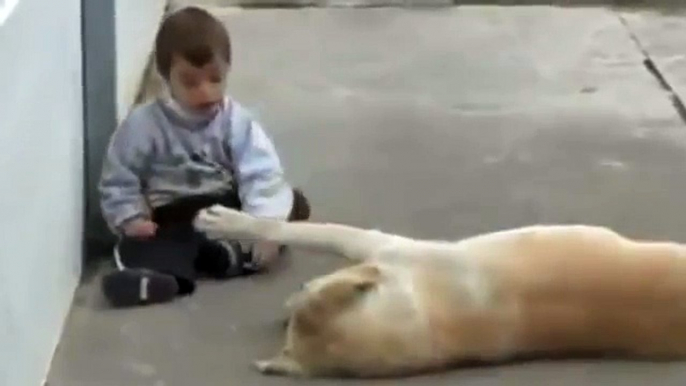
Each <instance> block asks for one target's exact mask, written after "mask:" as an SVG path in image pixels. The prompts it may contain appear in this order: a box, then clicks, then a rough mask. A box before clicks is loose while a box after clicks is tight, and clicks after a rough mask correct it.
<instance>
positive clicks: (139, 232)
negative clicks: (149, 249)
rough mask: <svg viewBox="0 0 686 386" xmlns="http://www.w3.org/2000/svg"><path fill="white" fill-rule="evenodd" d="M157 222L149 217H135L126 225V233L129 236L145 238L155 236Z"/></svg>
mask: <svg viewBox="0 0 686 386" xmlns="http://www.w3.org/2000/svg"><path fill="white" fill-rule="evenodd" d="M155 233H157V224H155V223H154V222H152V221H150V220H147V219H142V218H139V219H135V220H133V221H131V222H130V223H128V224H126V225H125V226H124V234H125V235H126V236H128V237H135V238H143V239H147V238H149V237H153V236H155Z"/></svg>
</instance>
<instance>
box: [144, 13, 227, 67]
mask: <svg viewBox="0 0 686 386" xmlns="http://www.w3.org/2000/svg"><path fill="white" fill-rule="evenodd" d="M174 55H180V56H181V57H183V58H184V59H186V60H187V61H188V62H190V63H191V64H192V65H194V66H196V67H202V66H204V65H206V64H208V63H209V62H211V61H212V60H213V59H214V57H215V56H219V57H220V58H221V59H223V60H224V61H225V62H226V63H227V64H229V65H230V64H231V39H230V38H229V33H228V32H227V31H226V29H225V28H224V25H223V24H222V23H221V22H220V21H219V20H217V19H216V18H215V17H214V16H212V15H211V14H210V13H209V12H207V11H205V10H204V9H202V8H198V7H186V8H183V9H180V10H178V11H176V12H174V13H172V14H171V15H169V16H167V17H166V18H165V19H164V21H163V22H162V25H161V26H160V29H159V31H158V32H157V37H156V38H155V62H156V65H157V71H159V73H160V75H162V77H163V78H164V79H167V80H168V79H169V72H170V69H171V63H172V58H173V57H174Z"/></svg>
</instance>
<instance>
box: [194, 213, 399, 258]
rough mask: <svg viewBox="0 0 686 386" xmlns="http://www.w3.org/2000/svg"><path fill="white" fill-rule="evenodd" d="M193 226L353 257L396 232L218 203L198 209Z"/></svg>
mask: <svg viewBox="0 0 686 386" xmlns="http://www.w3.org/2000/svg"><path fill="white" fill-rule="evenodd" d="M195 227H196V229H198V230H199V231H201V232H204V233H205V234H206V235H207V236H208V237H210V238H214V239H233V240H244V241H256V240H267V241H271V242H275V243H278V244H281V245H290V246H294V247H302V248H309V249H316V250H321V251H325V252H334V253H337V254H340V255H342V256H345V257H347V258H349V259H353V260H365V259H367V258H369V257H370V256H373V255H374V254H375V252H376V251H377V250H378V249H379V248H381V247H383V246H385V245H387V244H388V243H389V242H391V241H393V240H396V239H399V238H400V237H399V236H394V235H388V234H385V233H382V232H379V231H372V230H365V229H361V228H356V227H353V226H348V225H341V224H331V223H327V224H324V223H313V222H285V221H278V220H271V219H265V218H256V217H253V216H250V215H249V214H247V213H244V212H240V211H238V210H234V209H229V208H226V207H223V206H220V205H215V206H212V207H210V208H207V209H204V210H201V211H200V213H199V214H198V216H197V217H196V220H195Z"/></svg>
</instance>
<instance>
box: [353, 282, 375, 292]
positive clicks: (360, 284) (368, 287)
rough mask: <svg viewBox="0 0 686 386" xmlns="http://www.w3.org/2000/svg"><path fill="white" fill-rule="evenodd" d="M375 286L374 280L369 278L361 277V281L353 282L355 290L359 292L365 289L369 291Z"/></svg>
mask: <svg viewBox="0 0 686 386" xmlns="http://www.w3.org/2000/svg"><path fill="white" fill-rule="evenodd" d="M375 286H376V280H370V279H363V280H362V281H360V282H357V283H355V284H353V287H354V288H355V291H357V292H359V293H365V292H367V291H370V290H371V289H372V288H374V287H375Z"/></svg>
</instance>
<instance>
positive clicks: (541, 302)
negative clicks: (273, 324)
mask: <svg viewBox="0 0 686 386" xmlns="http://www.w3.org/2000/svg"><path fill="white" fill-rule="evenodd" d="M195 226H196V228H197V229H198V230H200V231H202V232H205V233H206V234H207V235H208V237H210V238H214V239H240V240H246V241H255V240H258V239H259V240H269V241H274V242H278V243H281V244H285V245H291V246H294V247H303V248H310V249H316V250H321V251H327V252H335V253H337V254H340V255H342V256H344V257H346V258H348V259H350V260H351V261H352V262H353V263H354V264H353V265H352V266H350V267H346V268H343V269H341V270H338V271H336V272H333V273H331V274H328V275H325V276H322V277H318V278H315V279H314V280H312V281H310V282H308V283H307V284H306V285H305V286H304V288H303V289H302V290H301V291H300V292H298V293H296V294H294V295H293V296H292V297H291V298H290V299H289V300H288V301H287V306H288V307H289V310H290V322H289V324H288V327H287V333H286V342H285V345H284V347H283V349H282V350H281V352H280V353H279V354H278V355H277V356H276V357H274V358H272V359H269V360H264V361H258V362H256V366H257V367H258V369H259V370H260V371H262V372H263V373H265V374H281V375H291V376H309V377H319V376H355V377H378V376H402V375H409V374H412V373H418V372H425V371H428V370H437V369H445V368H448V367H450V366H453V365H455V364H459V363H460V362H461V361H463V360H479V361H485V362H487V363H496V362H498V361H502V360H509V359H512V358H515V357H518V356H522V355H530V354H540V353H544V354H558V355H559V354H564V353H574V352H589V353H594V352H595V353H603V352H618V353H622V354H625V355H629V356H632V357H635V358H644V359H648V358H649V359H674V358H681V357H683V356H684V355H685V354H686V246H685V245H681V244H678V243H674V242H658V241H647V240H632V239H629V238H627V237H625V236H622V235H620V234H618V233H616V232H614V231H612V230H610V229H607V228H604V227H597V226H586V225H545V226H544V225H540V226H530V227H523V228H518V229H512V230H505V231H499V232H494V233H489V234H484V235H479V236H475V237H470V238H466V239H462V240H459V241H456V242H441V241H428V240H415V239H411V238H406V237H401V236H397V235H392V234H386V233H382V232H379V231H372V230H363V229H359V228H355V227H351V226H346V225H340V224H325V223H312V222H307V223H305V222H302V223H288V222H281V221H275V220H267V219H257V218H253V217H251V216H249V215H247V214H245V213H241V212H238V211H235V210H231V209H227V208H225V207H221V206H214V207H211V208H208V209H206V210H203V211H201V212H200V213H199V215H198V217H197V218H196V220H195Z"/></svg>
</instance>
